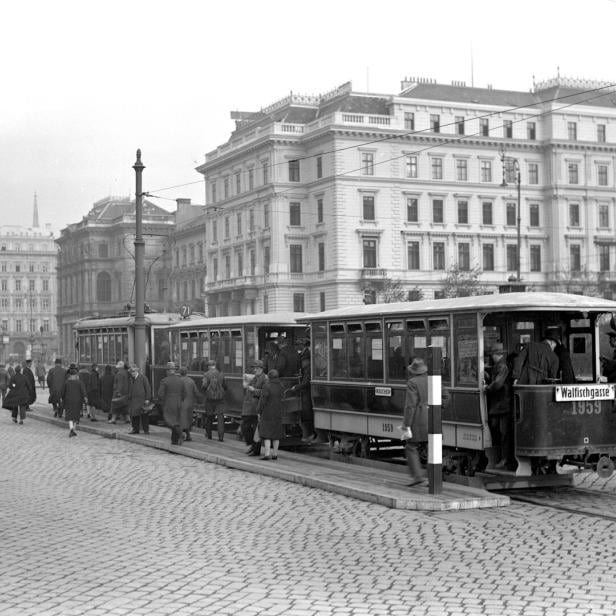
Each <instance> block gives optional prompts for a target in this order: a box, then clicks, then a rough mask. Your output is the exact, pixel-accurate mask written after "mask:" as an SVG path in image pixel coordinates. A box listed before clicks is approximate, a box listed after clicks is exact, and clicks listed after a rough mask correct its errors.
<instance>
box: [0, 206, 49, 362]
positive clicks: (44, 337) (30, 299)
mask: <svg viewBox="0 0 616 616" xmlns="http://www.w3.org/2000/svg"><path fill="white" fill-rule="evenodd" d="M33 218H34V220H33V224H32V226H31V227H22V226H15V225H2V226H0V327H1V329H2V331H1V336H2V338H1V339H0V362H2V363H5V362H6V361H8V360H9V359H14V360H17V361H21V360H23V359H26V358H32V359H35V360H42V361H43V362H51V361H53V359H54V358H55V355H56V353H57V350H58V331H57V326H56V262H57V249H56V246H55V244H54V236H53V232H52V230H51V226H50V225H45V227H44V228H41V227H39V223H38V207H37V203H36V195H35V201H34V217H33Z"/></svg>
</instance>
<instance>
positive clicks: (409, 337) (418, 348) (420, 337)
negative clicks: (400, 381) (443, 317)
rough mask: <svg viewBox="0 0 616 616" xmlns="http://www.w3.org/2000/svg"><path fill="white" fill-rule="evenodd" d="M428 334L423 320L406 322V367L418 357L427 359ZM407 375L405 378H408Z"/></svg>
mask: <svg viewBox="0 0 616 616" xmlns="http://www.w3.org/2000/svg"><path fill="white" fill-rule="evenodd" d="M426 341H427V332H426V324H425V323H424V321H423V319H415V320H412V321H407V322H406V365H407V366H408V365H409V364H410V363H411V362H412V361H413V359H415V358H416V357H421V358H423V359H425V358H426V344H427V343H426ZM406 376H407V375H406V373H405V375H404V378H406Z"/></svg>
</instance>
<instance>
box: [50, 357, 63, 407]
mask: <svg viewBox="0 0 616 616" xmlns="http://www.w3.org/2000/svg"><path fill="white" fill-rule="evenodd" d="M65 379H66V370H65V369H64V368H63V366H62V359H60V358H59V357H57V358H56V361H55V362H54V367H53V368H52V369H51V370H50V371H49V372H48V373H47V387H48V388H49V404H51V405H52V407H53V416H54V417H62V413H63V411H64V407H63V404H62V388H63V387H64V381H65Z"/></svg>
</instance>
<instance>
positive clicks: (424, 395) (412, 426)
mask: <svg viewBox="0 0 616 616" xmlns="http://www.w3.org/2000/svg"><path fill="white" fill-rule="evenodd" d="M407 372H408V375H409V378H408V380H407V382H406V396H405V399H404V417H403V420H402V435H403V440H404V451H405V454H406V464H407V466H408V469H409V473H410V475H411V483H410V484H408V485H409V486H414V485H418V484H421V483H424V482H425V480H426V477H425V474H424V471H423V469H422V467H421V462H420V460H419V446H420V445H423V444H425V443H426V442H427V441H428V375H427V373H428V367H427V366H426V363H425V362H424V360H423V359H421V358H419V357H417V358H415V359H413V361H412V362H411V364H410V365H409V367H408V368H407Z"/></svg>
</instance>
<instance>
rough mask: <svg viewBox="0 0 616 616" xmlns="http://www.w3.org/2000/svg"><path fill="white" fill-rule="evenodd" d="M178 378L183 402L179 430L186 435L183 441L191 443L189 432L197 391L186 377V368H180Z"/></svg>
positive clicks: (195, 386) (197, 397)
mask: <svg viewBox="0 0 616 616" xmlns="http://www.w3.org/2000/svg"><path fill="white" fill-rule="evenodd" d="M180 378H181V379H182V381H183V383H184V400H182V410H181V412H180V429H181V430H182V432H184V433H185V434H186V438H185V440H187V441H192V438H191V436H190V430H191V428H192V424H193V411H194V410H195V402H197V401H198V400H199V390H198V389H197V384H196V383H195V382H194V381H193V379H191V378H190V377H189V376H188V371H187V370H186V368H180Z"/></svg>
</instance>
